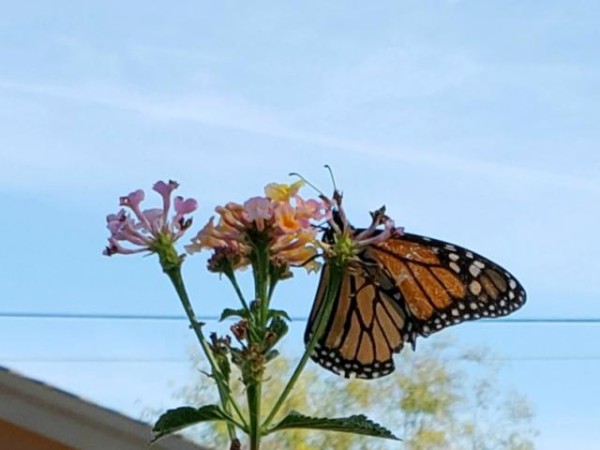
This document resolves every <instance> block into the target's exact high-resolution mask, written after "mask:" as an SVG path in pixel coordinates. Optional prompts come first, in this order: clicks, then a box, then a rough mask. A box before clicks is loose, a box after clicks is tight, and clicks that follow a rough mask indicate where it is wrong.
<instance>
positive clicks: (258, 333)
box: [246, 243, 270, 450]
mask: <svg viewBox="0 0 600 450" xmlns="http://www.w3.org/2000/svg"><path fill="white" fill-rule="evenodd" d="M254 252H255V253H254V260H253V264H252V266H253V267H252V269H253V273H254V294H255V298H256V300H257V301H258V309H257V310H254V311H252V310H250V319H251V325H252V326H251V328H254V329H255V333H250V334H249V336H251V337H252V342H250V347H251V349H252V347H254V351H256V352H259V353H260V354H255V355H254V356H255V357H258V358H259V359H258V360H256V361H253V362H252V363H253V364H256V366H255V367H252V368H251V373H250V376H249V378H248V382H247V385H246V396H247V399H248V413H249V416H250V417H249V422H250V423H249V425H250V426H249V430H248V434H249V437H250V450H259V449H260V440H261V436H262V429H261V427H260V424H261V400H262V381H263V380H262V379H263V376H264V362H263V361H262V360H261V359H260V358H262V351H263V348H264V347H265V342H264V340H265V336H266V326H267V317H268V311H269V295H268V290H269V286H270V281H269V280H270V267H269V265H270V261H269V247H268V246H267V245H266V244H262V243H258V244H257V245H256V246H255V248H254Z"/></svg>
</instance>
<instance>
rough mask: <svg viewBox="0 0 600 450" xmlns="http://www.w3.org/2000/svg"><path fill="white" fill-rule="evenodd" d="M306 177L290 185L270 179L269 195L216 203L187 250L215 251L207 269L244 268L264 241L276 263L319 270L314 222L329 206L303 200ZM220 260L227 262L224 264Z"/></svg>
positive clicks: (318, 219)
mask: <svg viewBox="0 0 600 450" xmlns="http://www.w3.org/2000/svg"><path fill="white" fill-rule="evenodd" d="M302 185H303V182H302V181H298V182H295V183H293V184H290V185H286V184H276V183H271V184H269V185H267V186H266V187H265V196H262V197H252V198H250V199H248V200H247V201H246V202H244V204H243V205H242V204H239V203H234V202H230V203H227V204H226V205H225V206H219V207H217V208H215V211H216V212H217V214H219V216H220V217H219V220H218V222H217V224H216V225H215V219H214V217H212V218H211V219H210V220H209V221H208V223H207V224H206V226H205V227H204V228H203V229H202V230H201V231H200V232H199V233H198V235H197V236H196V237H195V238H194V239H193V240H192V244H190V245H188V246H186V249H187V251H188V252H189V253H194V252H198V251H200V250H202V249H209V250H213V252H214V253H213V257H212V258H211V260H210V261H209V269H210V270H213V271H222V270H223V268H224V267H227V265H228V266H229V268H231V269H237V268H242V267H244V266H248V265H250V264H252V261H253V258H254V257H255V253H254V252H255V251H256V249H257V248H258V247H260V246H264V247H265V248H267V249H268V252H269V258H270V260H271V262H272V263H274V264H275V265H280V266H286V267H287V266H296V267H297V266H304V267H305V268H306V269H307V270H316V269H318V263H317V262H316V261H315V257H316V255H317V250H318V247H319V245H318V243H317V230H316V228H315V227H314V223H315V222H316V221H320V220H322V219H328V218H329V216H330V211H329V207H328V205H327V204H326V203H325V202H323V201H322V200H314V199H313V200H305V199H303V198H302V197H300V195H299V194H298V191H299V190H300V188H301V187H302ZM222 264H225V266H223V265H222Z"/></svg>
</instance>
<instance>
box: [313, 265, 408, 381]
mask: <svg viewBox="0 0 600 450" xmlns="http://www.w3.org/2000/svg"><path fill="white" fill-rule="evenodd" d="M328 279H329V268H328V266H327V265H325V266H324V267H323V272H322V274H321V281H320V283H319V290H318V292H317V297H316V298H315V304H314V306H313V310H312V312H311V315H310V318H309V323H308V327H307V329H306V333H305V342H308V340H309V339H310V337H311V335H312V333H313V332H314V326H315V318H316V317H317V315H318V314H320V312H321V311H320V310H321V309H322V307H323V306H324V297H325V295H326V292H325V291H326V286H327V283H328ZM391 292H393V290H392V291H389V290H386V289H384V288H382V287H380V286H379V285H378V283H376V282H375V281H374V280H373V279H371V278H370V277H369V276H368V275H367V273H366V272H363V271H362V270H359V271H357V272H354V271H352V272H349V273H347V274H346V276H345V277H344V278H343V280H342V283H341V285H340V288H339V290H338V292H337V293H336V295H335V299H334V304H333V310H332V313H331V315H330V317H329V321H328V323H327V325H326V327H325V331H324V332H323V334H322V335H321V337H320V338H319V340H318V341H317V345H316V347H315V350H314V352H313V354H312V355H311V356H312V358H313V359H314V360H315V361H316V362H317V363H319V364H320V365H321V366H323V367H325V368H326V369H328V370H331V371H332V372H334V373H337V374H339V375H342V376H344V377H346V378H351V377H356V378H377V377H380V376H384V375H387V374H389V373H391V372H392V371H393V370H394V361H393V359H392V354H393V353H395V352H399V351H400V350H401V348H402V346H403V344H404V340H405V338H404V328H405V324H406V313H405V311H403V310H402V309H401V308H399V303H398V302H397V301H395V300H394V299H393V298H392V297H391V296H390V294H391Z"/></svg>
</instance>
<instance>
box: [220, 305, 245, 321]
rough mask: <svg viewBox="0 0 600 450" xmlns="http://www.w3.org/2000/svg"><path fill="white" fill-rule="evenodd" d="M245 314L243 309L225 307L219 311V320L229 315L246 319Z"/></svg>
mask: <svg viewBox="0 0 600 450" xmlns="http://www.w3.org/2000/svg"><path fill="white" fill-rule="evenodd" d="M247 315H248V313H247V312H246V310H244V309H231V308H225V309H224V310H223V312H222V313H221V318H220V319H219V322H221V321H223V320H225V319H228V318H230V317H241V318H242V319H247Z"/></svg>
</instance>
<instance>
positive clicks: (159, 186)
mask: <svg viewBox="0 0 600 450" xmlns="http://www.w3.org/2000/svg"><path fill="white" fill-rule="evenodd" d="M178 187H179V184H178V183H177V182H175V181H169V182H168V183H165V182H164V181H158V182H156V183H155V184H154V186H153V187H152V189H153V190H155V191H156V192H158V193H159V194H160V195H161V197H162V199H163V206H162V208H154V209H148V210H145V211H142V209H141V207H140V205H141V203H142V201H143V200H144V197H145V193H144V191H143V190H141V189H139V190H137V191H134V192H132V193H131V194H129V195H127V196H126V197H121V198H120V205H121V206H124V207H127V208H129V209H130V210H131V211H132V212H133V214H134V217H132V216H131V215H130V214H129V213H127V212H126V211H125V209H121V210H120V211H119V212H118V213H117V214H109V215H108V216H107V217H106V222H107V228H108V229H109V231H110V237H109V238H108V242H109V245H108V246H107V247H106V248H105V249H104V252H103V253H104V254H105V255H107V256H111V255H114V254H115V253H120V254H123V255H128V254H131V253H140V252H146V251H149V252H156V251H157V250H159V247H160V246H161V245H172V244H173V243H174V242H175V241H177V240H178V239H179V238H180V237H181V236H182V235H183V234H184V233H185V231H186V230H187V229H188V228H189V227H190V226H191V224H192V219H191V218H190V219H186V218H185V217H184V216H185V214H190V213H192V212H193V211H195V210H196V208H197V207H198V203H197V202H196V200H194V199H192V198H188V199H185V200H184V199H183V197H180V196H178V197H175V198H174V199H173V206H174V209H175V215H174V216H173V217H172V218H171V220H169V219H168V216H169V210H170V208H171V194H172V193H173V191H174V190H175V189H177V188H178ZM136 219H137V220H136ZM121 242H128V243H130V244H133V245H134V246H135V247H137V248H129V247H123V246H122V245H121Z"/></svg>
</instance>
